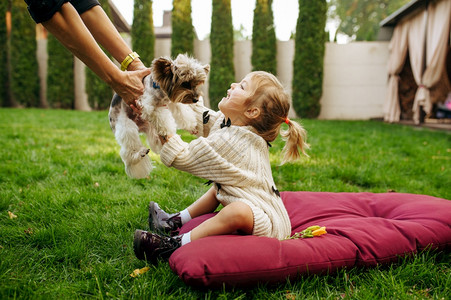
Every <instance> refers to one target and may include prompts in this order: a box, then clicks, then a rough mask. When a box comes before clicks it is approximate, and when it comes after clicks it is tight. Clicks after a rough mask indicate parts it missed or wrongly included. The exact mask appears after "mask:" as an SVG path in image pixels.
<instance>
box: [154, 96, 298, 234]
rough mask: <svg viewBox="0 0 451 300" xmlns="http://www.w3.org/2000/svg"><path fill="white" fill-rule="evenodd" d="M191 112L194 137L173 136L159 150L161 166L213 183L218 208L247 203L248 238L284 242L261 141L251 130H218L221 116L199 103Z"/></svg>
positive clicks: (286, 226)
mask: <svg viewBox="0 0 451 300" xmlns="http://www.w3.org/2000/svg"><path fill="white" fill-rule="evenodd" d="M192 107H193V109H194V110H195V111H196V112H197V115H198V127H197V129H198V135H199V136H200V137H199V138H197V139H195V140H193V141H192V142H190V143H189V144H188V143H185V142H184V141H182V139H181V138H180V136H178V135H175V136H173V137H172V138H170V139H169V140H168V142H167V143H165V144H164V146H163V148H162V150H161V154H160V155H161V161H162V162H163V163H164V164H165V165H167V166H169V167H171V166H172V167H174V168H176V169H179V170H182V171H186V172H189V173H191V174H193V175H195V176H198V177H202V178H205V179H208V180H211V181H213V182H214V183H215V184H216V186H217V189H218V193H217V199H218V201H219V202H221V204H222V205H224V206H226V205H227V204H229V203H232V202H234V201H241V202H244V203H246V204H248V205H249V206H250V207H251V209H252V211H253V214H254V229H253V234H254V235H258V236H267V237H274V238H277V239H284V238H286V237H288V236H289V235H290V234H291V223H290V218H289V217H288V213H287V211H286V209H285V206H284V204H283V202H282V199H281V198H280V197H279V196H278V192H277V189H276V186H275V184H274V179H273V177H272V173H271V165H270V162H269V151H268V145H267V143H266V141H265V140H264V139H263V138H262V137H260V136H259V135H257V134H256V133H255V130H254V129H253V127H251V126H234V125H233V124H232V125H231V126H223V128H221V124H222V123H223V122H224V115H223V114H222V113H221V112H215V111H212V110H209V109H208V108H205V107H204V106H203V105H199V104H197V105H192Z"/></svg>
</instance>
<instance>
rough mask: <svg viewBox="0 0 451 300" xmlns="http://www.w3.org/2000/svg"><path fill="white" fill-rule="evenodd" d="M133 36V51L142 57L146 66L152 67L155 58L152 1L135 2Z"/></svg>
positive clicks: (139, 0)
mask: <svg viewBox="0 0 451 300" xmlns="http://www.w3.org/2000/svg"><path fill="white" fill-rule="evenodd" d="M131 36H132V48H133V51H136V52H137V53H138V54H139V55H140V59H141V61H142V62H143V63H144V65H146V66H150V64H151V63H152V60H153V59H154V56H155V50H154V48H155V33H154V30H153V17H152V1H151V0H135V4H134V9H133V25H132V30H131Z"/></svg>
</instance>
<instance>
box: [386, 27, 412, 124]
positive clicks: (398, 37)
mask: <svg viewBox="0 0 451 300" xmlns="http://www.w3.org/2000/svg"><path fill="white" fill-rule="evenodd" d="M407 25H408V24H407V23H406V22H400V23H399V24H398V25H397V26H396V27H395V30H394V32H393V37H392V39H391V41H390V44H389V51H390V58H389V60H388V76H389V77H388V88H387V98H386V101H385V105H384V120H385V121H386V122H397V121H399V116H400V114H401V109H400V107H399V95H398V85H399V73H400V72H401V71H402V68H403V66H404V62H405V60H406V55H407V29H408V26H407Z"/></svg>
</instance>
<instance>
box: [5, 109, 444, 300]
mask: <svg viewBox="0 0 451 300" xmlns="http://www.w3.org/2000/svg"><path fill="white" fill-rule="evenodd" d="M303 125H304V126H305V128H306V129H307V130H308V132H309V137H310V138H309V143H310V144H311V147H312V148H311V150H310V151H309V154H310V156H311V157H310V159H303V160H302V161H300V162H298V163H295V164H286V165H283V166H279V164H280V161H281V155H280V151H281V147H282V143H281V141H280V140H278V141H276V142H274V143H273V147H272V148H271V149H270V151H271V163H272V166H273V174H274V178H275V181H276V184H277V186H278V188H279V190H281V191H283V190H292V191H297V190H300V191H330V192H361V191H368V192H387V191H392V190H393V191H396V192H405V193H417V194H427V195H432V196H436V197H441V198H446V199H451V188H450V187H451V163H450V162H451V134H450V133H449V132H438V131H430V130H427V129H421V128H413V127H407V126H400V125H393V124H385V123H380V122H363V121H318V120H304V121H303ZM184 138H185V139H190V138H192V137H190V136H188V135H184ZM118 152H119V146H118V145H117V143H116V141H115V140H114V137H113V134H112V133H111V130H110V128H109V125H108V121H107V113H106V112H104V111H103V112H90V113H86V112H78V111H63V110H36V109H33V110H14V109H0V163H1V167H0V299H9V298H21V299H24V298H25V299H60V298H62V299H74V298H99V299H109V298H113V299H114V298H122V299H133V298H138V299H143V298H148V299H150V298H152V299H155V298H161V299H171V298H172V299H175V298H184V299H199V298H205V299H217V298H219V299H245V298H246V299H248V298H256V299H341V298H346V299H388V298H392V299H414V298H416V299H449V297H450V287H451V267H450V261H451V256H450V253H449V252H445V253H443V252H438V253H437V252H424V253H419V254H417V255H414V256H413V257H411V258H406V259H402V260H401V261H400V262H399V263H397V264H393V265H390V266H383V267H377V268H370V269H358V268H356V269H351V270H341V271H339V272H338V273H336V274H333V275H327V276H305V277H303V278H301V279H300V280H298V281H296V282H291V283H290V282H287V283H283V284H280V285H277V286H271V287H267V286H258V287H256V288H254V289H246V290H242V289H225V290H213V291H202V290H197V289H192V288H190V287H188V286H186V285H185V284H184V283H183V282H182V281H181V280H180V279H179V278H178V277H177V276H176V275H174V274H173V273H172V271H171V270H170V268H169V266H168V265H167V263H163V262H161V263H159V265H158V266H155V267H151V270H150V271H149V272H147V273H146V274H144V275H142V276H140V277H138V278H131V277H130V276H129V274H130V273H131V272H132V271H133V270H134V269H136V268H142V267H144V266H145V265H146V264H145V262H142V261H139V260H137V259H136V258H135V256H134V254H133V250H132V236H133V232H134V230H135V229H136V228H141V229H146V228H147V226H146V218H147V204H148V202H149V200H150V199H153V200H155V201H157V202H158V203H160V204H161V206H162V207H163V208H165V209H167V210H168V211H171V212H175V211H178V210H181V209H183V208H185V207H186V206H187V205H189V204H190V203H191V202H192V201H193V200H195V199H196V198H197V197H199V196H200V195H202V194H203V193H204V192H205V191H206V190H207V189H208V187H206V186H205V185H203V183H204V182H205V180H204V179H200V178H196V177H193V176H191V175H189V174H185V173H182V172H180V171H177V170H174V169H169V168H167V167H165V166H164V165H162V164H161V162H160V161H159V158H158V156H156V155H154V154H152V155H151V158H152V160H153V161H154V162H155V167H156V168H155V170H154V171H153V172H152V173H151V174H150V176H149V178H147V179H142V180H132V179H129V178H127V176H126V175H125V172H124V168H123V164H122V161H121V159H120V157H119V154H118ZM8 211H10V212H12V213H14V214H15V215H16V216H17V218H13V219H10V218H9V216H8ZM300 255H301V254H300Z"/></svg>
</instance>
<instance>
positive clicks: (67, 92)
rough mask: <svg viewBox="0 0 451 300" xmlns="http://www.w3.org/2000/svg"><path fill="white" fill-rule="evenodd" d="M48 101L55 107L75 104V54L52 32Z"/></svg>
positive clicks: (50, 37)
mask: <svg viewBox="0 0 451 300" xmlns="http://www.w3.org/2000/svg"><path fill="white" fill-rule="evenodd" d="M47 52H48V54H49V60H48V69H47V102H48V103H49V105H50V106H51V107H53V108H67V109H72V108H73V106H74V56H73V55H72V53H71V52H70V51H69V50H67V49H66V48H65V47H64V46H63V45H62V44H61V43H60V42H59V41H58V40H57V39H56V38H55V36H53V35H52V34H50V33H49V35H48V39H47Z"/></svg>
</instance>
